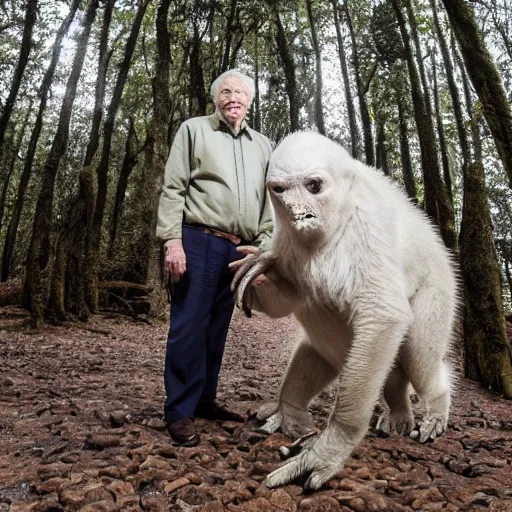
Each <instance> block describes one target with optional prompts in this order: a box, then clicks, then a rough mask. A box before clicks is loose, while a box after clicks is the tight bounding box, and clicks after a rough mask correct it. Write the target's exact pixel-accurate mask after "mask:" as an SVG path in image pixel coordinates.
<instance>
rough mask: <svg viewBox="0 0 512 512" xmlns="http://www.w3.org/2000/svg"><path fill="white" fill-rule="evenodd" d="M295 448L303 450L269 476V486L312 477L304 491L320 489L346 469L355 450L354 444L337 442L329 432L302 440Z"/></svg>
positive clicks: (267, 481) (267, 483) (294, 445)
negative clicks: (347, 462)
mask: <svg viewBox="0 0 512 512" xmlns="http://www.w3.org/2000/svg"><path fill="white" fill-rule="evenodd" d="M333 441H334V442H333ZM291 446H292V447H293V448H294V449H295V448H302V451H301V452H300V453H299V454H298V455H296V456H294V457H292V458H291V459H288V460H287V461H286V462H285V463H284V464H283V465H281V466H280V467H279V468H277V469H276V470H275V471H272V473H270V474H269V475H268V476H267V480H266V485H267V487H277V486H279V485H284V484H287V483H289V482H291V481H293V480H295V479H296V478H299V477H301V476H304V475H307V474H309V478H308V479H307V481H306V483H305V484H304V489H312V490H317V489H319V488H320V487H321V486H322V485H323V484H324V483H326V482H327V481H328V480H330V479H331V478H333V477H334V475H336V473H337V472H338V471H339V470H340V469H341V468H343V466H344V464H345V461H346V460H347V458H348V457H349V455H350V453H351V451H352V447H351V445H347V444H344V443H342V442H339V439H337V438H336V439H333V438H332V437H331V436H329V435H326V434H325V431H324V432H323V433H322V434H320V435H318V436H311V437H309V438H306V439H305V438H301V439H300V440H299V441H298V442H297V443H294V444H293V445H291ZM281 453H282V452H281Z"/></svg>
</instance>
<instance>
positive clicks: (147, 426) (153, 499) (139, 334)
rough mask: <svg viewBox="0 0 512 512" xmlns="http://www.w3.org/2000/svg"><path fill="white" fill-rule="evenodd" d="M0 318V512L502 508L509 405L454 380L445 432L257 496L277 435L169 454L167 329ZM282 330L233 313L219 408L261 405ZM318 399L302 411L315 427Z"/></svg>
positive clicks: (207, 428)
mask: <svg viewBox="0 0 512 512" xmlns="http://www.w3.org/2000/svg"><path fill="white" fill-rule="evenodd" d="M21 315H22V314H21V313H20V311H19V310H15V309H4V310H2V311H1V312H0V512H7V511H9V512H24V511H36V512H44V511H46V512H56V511H68V510H69V511H74V510H81V511H83V512H109V511H114V510H115V511H121V510H122V511H141V510H143V511H155V512H158V511H167V510H179V511H184V512H193V511H201V510H202V511H210V512H215V511H224V510H227V511H232V512H238V511H247V512H249V511H254V512H257V511H276V512H277V511H295V510H299V511H318V512H320V511H323V512H329V511H339V510H343V511H384V510H390V511H394V510H396V511H401V510H422V511H423V510H447V511H456V510H465V511H466V510H467V511H469V510H471V511H473V510H474V511H479V510H491V511H495V512H498V511H508V510H510V511H512V404H511V403H510V402H507V401H506V400H503V399H501V398H499V397H496V396H494V395H492V394H490V393H488V392H486V391H485V390H482V389H480V388H479V387H478V386H477V385H475V384H473V383H470V382H467V381H464V380H460V381H459V383H458V384H457V393H456V395H455V397H454V406H453V414H452V418H451V422H450V428H449V430H448V432H447V433H446V435H445V436H444V437H442V438H441V439H438V440H437V441H436V442H435V443H432V444H428V445H426V446H420V445H418V444H417V443H416V442H414V441H412V440H409V439H402V438H398V437H396V436H393V437H391V438H388V439H381V438H378V437H376V436H375V435H374V434H372V433H370V434H368V436H367V437H366V438H365V440H364V441H363V443H362V444H361V445H360V446H359V447H358V448H357V449H356V451H355V452H354V454H353V456H352V457H351V459H349V461H348V463H347V465H346V467H345V468H344V469H343V470H342V471H340V472H339V473H338V475H337V476H336V478H334V479H333V480H331V481H330V482H329V483H328V485H327V486H326V488H325V489H324V490H322V491H320V492H317V493H313V494H307V495H305V494H304V493H303V492H302V489H301V487H299V486H298V485H289V486H286V487H283V488H281V489H277V490H268V489H267V488H266V487H265V485H264V478H265V475H266V474H267V473H268V472H269V471H271V470H272V469H273V468H275V467H276V465H277V464H278V463H279V460H280V459H279V454H278V450H277V448H278V446H280V445H281V444H285V443H287V442H288V440H287V439H286V438H285V437H284V436H282V435H280V434H274V435H272V436H268V437H267V436H264V435H262V434H259V433H256V432H254V431H252V430H251V427H252V426H254V423H253V422H247V423H245V424H236V423H224V424H221V423H215V422H208V421H206V420H197V425H198V426H199V429H200V430H201V439H202V441H201V443H200V445H199V446H198V447H196V448H188V449H186V448H180V447H174V446H171V443H170V440H169V437H168V434H167V432H166V431H165V429H164V424H163V422H162V417H161V409H162V404H163V400H164V397H163V394H164V390H163V383H162V367H163V359H164V350H165V340H166V332H167V326H166V325H165V324H163V323H162V324H156V325H144V324H134V323H132V322H129V321H126V320H124V319H119V318H106V317H104V316H97V317H94V318H93V319H92V321H91V322H89V323H88V324H87V325H86V326H82V327H80V326H76V325H74V326H69V327H60V328H55V329H47V330H44V331H41V332H31V331H29V330H27V329H24V328H20V327H19V325H20V324H21V323H22V322H23V316H21ZM294 332H295V327H294V324H293V321H291V320H289V319H284V320H281V321H270V320H268V319H264V318H263V317H260V316H258V317H255V318H253V319H251V320H248V319H245V318H243V317H242V316H241V315H237V316H236V317H235V320H234V322H233V328H232V330H231V333H230V336H229V339H228V348H227V351H226V355H225V361H224V366H223V371H222V377H221V391H220V396H219V398H220V401H221V402H223V403H224V404H227V405H229V406H230V407H232V408H233V409H235V410H237V411H239V412H240V413H243V414H247V413H248V412H249V411H250V410H254V409H255V407H256V406H257V405H259V404H260V403H261V402H263V401H266V400H268V399H271V398H274V397H275V395H276V393H277V390H278V387H279V382H280V378H281V374H282V371H283V367H284V366H285V365H286V361H287V360H288V356H289V354H290V351H291V349H292V344H293V339H294ZM332 400H333V392H332V390H330V391H327V392H325V393H323V395H322V396H321V397H319V399H317V400H316V401H315V403H314V404H313V406H312V410H313V413H314V415H315V418H316V420H317V423H318V424H319V425H320V426H321V425H323V423H324V422H325V418H326V416H327V413H328V408H329V407H330V405H331V403H332Z"/></svg>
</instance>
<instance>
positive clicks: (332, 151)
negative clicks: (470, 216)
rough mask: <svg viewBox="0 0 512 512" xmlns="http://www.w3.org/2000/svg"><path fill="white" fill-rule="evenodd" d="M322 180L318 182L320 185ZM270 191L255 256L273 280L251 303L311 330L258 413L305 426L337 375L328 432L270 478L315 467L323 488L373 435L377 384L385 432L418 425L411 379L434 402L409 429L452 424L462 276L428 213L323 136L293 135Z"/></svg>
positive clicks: (270, 425)
mask: <svg viewBox="0 0 512 512" xmlns="http://www.w3.org/2000/svg"><path fill="white" fill-rule="evenodd" d="M312 180H313V181H312ZM314 180H317V181H316V182H315V181H314ZM318 180H321V182H322V185H321V187H322V188H321V190H320V191H319V192H318V193H312V192H311V190H315V189H314V187H315V183H316V184H318ZM267 187H268V189H269V192H270V196H271V199H272V204H273V208H274V213H275V233H274V239H273V247H272V249H271V252H270V254H269V253H264V254H263V255H262V256H261V257H260V260H258V258H255V259H254V261H253V264H256V265H257V264H258V261H262V259H261V258H265V257H266V258H267V261H268V257H269V256H271V258H272V259H275V262H274V263H273V266H272V267H271V270H270V271H268V273H267V275H268V276H269V278H270V284H268V285H266V286H259V287H256V288H254V287H248V289H247V290H246V292H247V293H246V295H247V302H248V304H250V305H251V306H252V307H255V308H256V309H258V310H260V311H263V312H265V313H267V314H269V315H270V316H274V317H276V316H283V315H287V314H289V313H290V312H293V313H294V314H295V316H296V318H297V319H298V321H299V322H300V323H301V325H302V327H303V330H304V333H305V334H304V339H303V341H302V343H301V344H299V347H298V348H297V351H296V352H295V354H294V356H293V358H292V361H291V362H290V365H289V368H288V371H287V374H286V377H285V379H284V381H283V385H282V389H281V394H280V399H279V404H277V405H276V407H274V408H273V409H272V408H268V407H266V408H263V409H262V411H261V413H260V415H259V417H260V418H261V419H266V418H268V421H267V423H266V424H265V425H264V426H263V427H262V428H263V430H265V431H267V432H272V431H274V430H276V429H277V428H281V429H282V430H283V431H284V432H285V433H288V434H291V435H295V436H297V435H301V434H303V433H305V432H306V431H307V430H308V429H309V428H310V426H311V417H310V415H309V413H308V411H307V406H308V403H309V401H310V400H311V399H312V398H313V397H314V396H316V395H317V394H318V393H320V391H321V390H322V389H323V388H324V387H325V386H326V385H327V384H328V383H329V382H331V381H332V380H333V379H334V378H336V377H337V376H338V375H339V376H340V377H339V378H340V381H339V384H340V391H339V393H338V396H337V402H336V405H335V407H334V408H333V411H332V413H331V416H330V418H329V422H328V424H327V426H326V428H325V429H324V431H323V432H321V433H320V435H319V436H318V437H317V438H316V439H315V440H313V441H311V440H309V441H308V444H307V446H305V448H304V449H303V451H302V452H301V453H300V454H299V455H297V456H296V457H294V458H292V459H290V461H288V462H287V463H286V464H285V465H284V466H282V467H280V468H279V469H277V470H276V471H274V472H273V473H271V474H270V475H269V477H268V479H267V484H268V485H269V486H271V487H272V486H276V485H281V484H283V483H286V482H289V481H290V480H292V479H294V478H296V477H297V476H299V475H301V474H304V473H311V476H310V478H309V480H308V482H307V483H306V486H307V487H310V488H313V489H317V488H318V487H320V486H321V485H322V484H323V483H324V482H326V481H327V480H328V479H329V478H331V477H332V476H334V474H335V473H336V472H337V471H339V469H340V468H342V467H343V465H344V463H345V461H346V459H347V458H348V457H349V456H350V453H351V451H352V449H353V448H354V447H355V446H357V444H358V443H359V442H360V441H361V439H362V438H363V437H364V435H365V434H366V431H367V429H368V424H369V421H370V418H371V414H372V410H373V407H374V405H375V403H376V401H377V400H378V398H379V394H380V393H381V391H384V396H385V398H386V401H387V402H388V404H389V406H390V409H391V412H390V417H389V418H388V420H389V421H388V422H387V423H386V427H385V429H384V430H385V431H387V432H389V429H390V428H392V427H394V428H395V429H396V430H397V431H398V432H399V433H402V434H409V433H410V432H411V430H412V429H413V428H414V420H413V416H412V412H411V406H410V403H409V396H408V391H407V390H408V387H409V384H410V383H412V385H413V386H414V388H415V390H416V391H417V393H419V394H420V395H421V396H422V397H423V398H424V399H425V402H426V405H427V412H426V415H425V417H424V418H423V420H422V421H421V422H420V424H419V425H418V427H417V430H413V432H412V434H411V435H412V436H414V437H417V438H419V440H420V441H421V442H425V441H426V440H427V439H434V438H435V437H436V436H438V435H440V434H441V433H442V432H443V430H444V429H445V427H446V423H447V419H448V412H449V407H450V378H449V377H450V370H449V367H448V365H447V363H446V362H445V361H444V356H445V355H446V353H447V350H448V348H449V343H450V338H451V333H452V327H453V322H454V315H455V309H456V302H457V292H456V278H455V274H454V270H453V268H452V264H451V262H450V257H449V254H448V253H447V250H446V249H445V247H444V245H443V243H442V241H441V239H440V237H439V235H438V233H437V231H436V230H435V229H434V228H433V226H432V225H431V223H430V222H429V220H428V219H427V218H426V216H425V214H424V213H423V212H422V211H420V209H419V208H418V207H416V206H414V205H413V204H411V203H410V202H409V200H408V199H407V197H406V195H405V194H404V193H403V192H402V190H401V189H400V188H399V187H398V186H397V185H395V184H394V183H393V182H392V181H391V180H389V179H388V178H387V177H385V176H384V175H382V174H381V173H380V172H378V171H376V170H375V169H372V168H369V167H367V166H366V165H364V164H362V163H360V162H358V161H356V160H354V159H353V158H352V157H351V156H350V155H349V154H348V153H347V152H346V151H345V150H344V149H343V148H342V147H341V146H339V145H338V144H336V143H334V142H332V141H330V140H328V139H327V138H325V137H322V136H321V135H318V134H316V133H313V132H299V133H295V134H293V135H290V136H289V137H287V138H286V139H285V140H284V141H283V142H282V143H281V144H280V145H279V146H278V147H277V148H276V150H275V151H274V153H273V155H272V157H271V161H270V168H269V173H268V178H267ZM307 187H310V189H309V190H308V188H307ZM267 267H268V265H267ZM253 268H255V267H253ZM245 272H247V269H245Z"/></svg>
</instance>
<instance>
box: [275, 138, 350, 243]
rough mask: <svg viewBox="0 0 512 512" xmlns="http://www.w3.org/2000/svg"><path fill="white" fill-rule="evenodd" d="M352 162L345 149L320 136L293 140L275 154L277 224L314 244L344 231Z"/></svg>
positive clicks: (279, 147)
mask: <svg viewBox="0 0 512 512" xmlns="http://www.w3.org/2000/svg"><path fill="white" fill-rule="evenodd" d="M352 162H353V160H352V159H351V157H350V156H349V155H348V153H347V152H346V151H345V150H344V149H343V148H342V147H341V146H339V145H338V144H335V143H334V142H332V141H330V140H328V139H327V138H326V137H322V136H320V135H319V134H316V133H313V132H299V133H295V134H292V135H290V136H288V137H287V138H286V139H285V140H284V141H283V142H282V143H281V144H280V145H279V146H278V147H277V148H276V150H275V151H274V153H273V155H272V158H271V162H270V168H269V172H268V176H267V188H268V191H269V194H270V197H271V199H272V204H273V205H274V210H275V213H276V220H277V225H278V226H280V227H283V228H284V229H289V230H291V231H292V232H294V233H296V234H298V235H299V236H300V240H303V241H304V242H306V243H308V244H309V243H311V242H313V243H315V242H317V241H319V240H321V239H326V238H328V237H330V236H332V234H333V233H334V232H335V231H336V230H339V229H340V215H341V212H342V211H343V208H344V203H345V200H346V198H347V193H346V192H347V190H348V189H349V187H350V183H351V179H352V172H351V171H350V168H351V167H352V165H351V163H352ZM346 169H348V171H347V170H346Z"/></svg>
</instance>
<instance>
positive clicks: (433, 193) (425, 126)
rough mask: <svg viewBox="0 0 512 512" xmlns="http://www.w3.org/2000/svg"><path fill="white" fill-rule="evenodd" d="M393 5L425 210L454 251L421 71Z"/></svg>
mask: <svg viewBox="0 0 512 512" xmlns="http://www.w3.org/2000/svg"><path fill="white" fill-rule="evenodd" d="M391 2H392V5H393V9H394V10H395V14H396V17H397V20H398V25H399V27H400V33H401V34H402V39H403V42H404V47H405V52H406V57H407V68H408V70H409V79H410V85H411V96H412V101H413V105H414V117H415V120H416V128H417V130H418V137H419V141H420V152H421V162H422V167H423V178H424V189H425V210H426V211H427V213H428V215H430V217H431V218H432V219H433V220H434V222H435V223H436V224H437V225H438V226H439V229H440V231H441V235H442V237H443V240H444V243H445V244H446V246H447V247H448V248H450V249H452V250H453V251H455V250H456V245H457V241H456V240H457V239H456V233H455V224H454V218H453V208H452V204H451V202H450V199H449V197H448V192H447V190H446V188H445V186H444V183H443V181H442V180H441V175H440V172H439V164H438V160H437V150H436V140H435V135H434V126H433V123H432V118H431V117H429V116H427V113H426V108H425V104H424V101H423V95H422V93H421V87H420V81H419V77H418V72H417V70H416V65H415V63H414V58H413V55H412V49H411V45H410V41H409V34H408V33H407V28H406V25H405V19H404V16H403V14H402V11H401V9H400V2H399V0H391Z"/></svg>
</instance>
